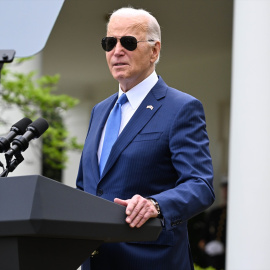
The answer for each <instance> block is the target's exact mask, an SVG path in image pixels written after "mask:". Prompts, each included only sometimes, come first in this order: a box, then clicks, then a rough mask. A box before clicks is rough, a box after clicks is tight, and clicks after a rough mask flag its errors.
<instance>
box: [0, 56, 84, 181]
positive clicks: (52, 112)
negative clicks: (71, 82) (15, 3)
mask: <svg viewBox="0 0 270 270" xmlns="http://www.w3.org/2000/svg"><path fill="white" fill-rule="evenodd" d="M28 59H29V58H21V59H16V62H15V63H16V64H21V63H24V62H25V61H27V60H28ZM1 75H2V76H1V84H2V87H1V88H0V97H1V100H0V102H1V103H2V104H1V107H2V108H3V107H4V106H5V107H8V106H11V105H15V106H17V107H19V108H20V110H21V112H22V113H23V115H24V116H25V117H28V118H30V119H32V120H33V121H34V120H36V119H37V118H39V117H43V118H45V119H46V120H47V121H48V123H49V125H50V127H49V129H48V130H47V131H46V132H45V133H44V134H43V135H42V139H43V149H42V152H43V153H42V154H43V164H44V167H45V168H46V171H47V170H48V171H51V170H52V171H53V170H61V169H63V168H64V167H65V164H66V162H67V150H81V149H82V145H80V144H79V143H77V140H76V138H75V137H72V138H70V137H69V134H68V131H67V128H66V127H65V125H64V123H63V120H62V114H63V112H64V111H67V110H69V109H71V108H73V107H74V106H75V105H77V104H78V102H79V101H78V100H77V99H75V98H73V97H70V96H68V95H56V94H54V93H53V92H54V91H56V90H57V84H58V82H59V79H60V76H59V75H58V74H56V75H54V76H48V75H44V76H41V77H39V78H37V76H36V72H35V71H31V72H29V73H27V74H25V73H21V72H16V71H12V70H10V69H8V68H7V66H6V65H4V67H3V69H2V72H1ZM0 121H1V122H2V123H5V121H4V119H1V116H0ZM1 122H0V123H1ZM46 171H44V172H43V174H44V175H45V176H48V177H52V175H46ZM58 180H59V179H58Z"/></svg>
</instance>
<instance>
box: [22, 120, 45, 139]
mask: <svg viewBox="0 0 270 270" xmlns="http://www.w3.org/2000/svg"><path fill="white" fill-rule="evenodd" d="M48 128H49V124H48V122H47V121H46V120H45V119H44V118H38V119H37V120H36V121H34V122H33V123H32V124H30V125H29V126H28V127H27V128H26V130H29V131H32V132H33V133H34V134H35V138H39V137H40V136H41V135H42V134H43V133H44V132H45V131H46V130H47V129H48Z"/></svg>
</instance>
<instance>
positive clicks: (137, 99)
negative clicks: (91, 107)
mask: <svg viewBox="0 0 270 270" xmlns="http://www.w3.org/2000/svg"><path fill="white" fill-rule="evenodd" d="M157 81H158V76H157V73H156V72H155V71H154V72H153V73H152V74H151V75H150V76H148V77H147V78H146V79H144V80H143V81H142V82H140V83H139V84H137V85H136V86H134V87H133V88H131V89H130V90H129V91H127V92H126V95H127V99H128V101H127V102H126V103H125V104H123V105H122V107H121V111H122V119H121V125H120V129H119V134H120V133H121V132H122V130H123V129H124V127H125V126H126V125H127V123H128V122H129V120H130V119H131V117H132V116H133V114H134V113H135V112H136V110H137V109H138V107H139V106H140V104H141V103H142V101H143V100H144V98H145V97H146V96H147V94H148V93H149V92H150V90H151V89H152V88H153V87H154V85H155V84H156V83H157ZM122 94H124V92H123V91H122V89H121V87H120V85H119V92H118V98H119V97H120V96H121V95H122ZM106 125H107V123H106ZM106 125H105V127H104V129H103V131H102V134H101V138H100V142H99V148H98V152H97V155H98V162H99V160H100V156H101V151H102V147H103V141H104V136H105V130H106ZM119 134H118V136H119Z"/></svg>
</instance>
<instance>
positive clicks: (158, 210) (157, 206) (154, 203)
mask: <svg viewBox="0 0 270 270" xmlns="http://www.w3.org/2000/svg"><path fill="white" fill-rule="evenodd" d="M148 200H149V201H151V203H152V204H153V205H154V206H155V208H156V210H157V213H158V216H157V217H161V212H160V207H159V204H158V202H157V201H156V200H154V199H152V198H149V199H148Z"/></svg>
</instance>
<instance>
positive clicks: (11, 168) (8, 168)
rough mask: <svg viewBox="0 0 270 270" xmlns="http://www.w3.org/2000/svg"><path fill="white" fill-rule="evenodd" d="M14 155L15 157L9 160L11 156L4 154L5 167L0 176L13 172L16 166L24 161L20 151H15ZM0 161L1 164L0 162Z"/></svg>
mask: <svg viewBox="0 0 270 270" xmlns="http://www.w3.org/2000/svg"><path fill="white" fill-rule="evenodd" d="M14 156H15V158H14V159H13V160H12V161H11V159H12V156H9V155H5V157H6V163H7V165H6V169H5V170H4V171H3V172H2V173H1V174H0V177H7V176H8V174H9V173H10V172H13V171H14V170H15V169H16V168H17V166H18V165H19V164H20V163H22V162H23V161H24V157H23V156H22V154H21V153H20V152H19V153H16V154H15V155H14ZM0 163H1V164H2V162H0ZM1 164H0V166H1V167H3V168H4V166H2V165H3V164H2V165H1Z"/></svg>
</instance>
